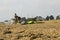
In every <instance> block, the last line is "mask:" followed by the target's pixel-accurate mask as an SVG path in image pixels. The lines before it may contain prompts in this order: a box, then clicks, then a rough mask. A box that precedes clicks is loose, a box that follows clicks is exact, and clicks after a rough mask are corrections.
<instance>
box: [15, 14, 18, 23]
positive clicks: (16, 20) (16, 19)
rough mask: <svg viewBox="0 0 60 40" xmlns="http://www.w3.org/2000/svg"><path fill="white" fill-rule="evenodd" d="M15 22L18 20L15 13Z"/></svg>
mask: <svg viewBox="0 0 60 40" xmlns="http://www.w3.org/2000/svg"><path fill="white" fill-rule="evenodd" d="M14 17H15V23H17V22H18V16H17V14H16V13H15V16H14Z"/></svg>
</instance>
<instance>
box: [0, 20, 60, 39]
mask: <svg viewBox="0 0 60 40" xmlns="http://www.w3.org/2000/svg"><path fill="white" fill-rule="evenodd" d="M9 31H10V32H12V33H9V34H8V33H7V34H4V33H5V32H9ZM0 38H2V39H4V40H60V20H51V21H42V22H41V21H40V22H39V23H35V24H27V25H21V24H19V23H18V24H12V25H7V26H6V25H4V24H3V23H0Z"/></svg>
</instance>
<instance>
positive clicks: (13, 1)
mask: <svg viewBox="0 0 60 40" xmlns="http://www.w3.org/2000/svg"><path fill="white" fill-rule="evenodd" d="M14 13H17V15H19V16H21V17H24V16H25V17H34V16H42V17H46V16H47V15H54V16H57V15H60V0H0V21H3V20H6V19H10V18H12V17H14Z"/></svg>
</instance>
